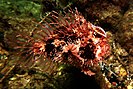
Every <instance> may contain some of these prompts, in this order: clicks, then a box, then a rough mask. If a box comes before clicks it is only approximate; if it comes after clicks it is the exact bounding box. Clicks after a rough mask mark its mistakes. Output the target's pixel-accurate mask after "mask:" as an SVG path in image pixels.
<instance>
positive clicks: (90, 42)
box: [15, 9, 110, 75]
mask: <svg viewBox="0 0 133 89" xmlns="http://www.w3.org/2000/svg"><path fill="white" fill-rule="evenodd" d="M64 14H65V15H63V14H58V13H57V12H55V11H52V12H51V13H50V14H48V16H47V17H44V18H43V19H42V20H41V21H40V22H39V23H37V27H36V28H35V29H34V31H33V33H32V36H26V35H25V34H21V33H20V34H19V35H17V36H16V38H17V43H18V45H17V46H16V47H15V49H17V50H18V49H21V51H22V52H20V53H19V55H21V56H24V57H23V58H25V59H26V60H32V61H36V60H39V59H40V58H43V60H44V61H45V60H46V59H48V60H53V61H56V62H59V63H60V62H62V63H68V64H72V65H74V66H76V67H78V68H80V69H81V70H82V72H84V73H85V74H87V75H94V74H95V73H93V72H92V71H91V70H90V69H89V67H91V66H93V65H97V64H98V63H99V61H102V60H103V59H104V57H105V55H108V54H109V49H110V46H109V44H108V41H107V37H106V33H105V31H104V30H103V29H102V28H101V27H98V26H94V25H93V24H91V23H90V22H87V21H86V19H85V18H84V17H83V16H82V15H81V14H80V13H79V12H78V11H77V9H76V10H75V11H72V10H69V11H68V13H66V12H64Z"/></svg>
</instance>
